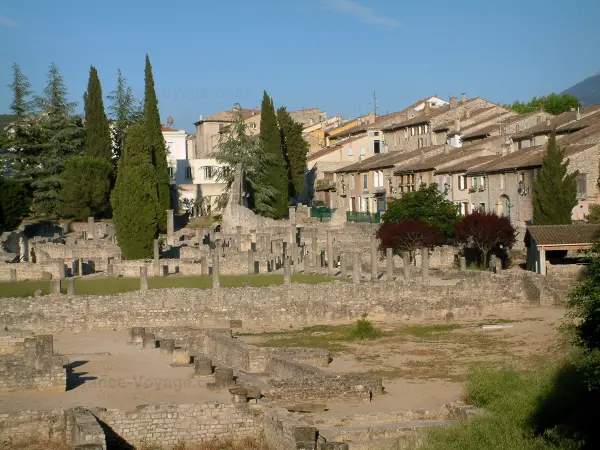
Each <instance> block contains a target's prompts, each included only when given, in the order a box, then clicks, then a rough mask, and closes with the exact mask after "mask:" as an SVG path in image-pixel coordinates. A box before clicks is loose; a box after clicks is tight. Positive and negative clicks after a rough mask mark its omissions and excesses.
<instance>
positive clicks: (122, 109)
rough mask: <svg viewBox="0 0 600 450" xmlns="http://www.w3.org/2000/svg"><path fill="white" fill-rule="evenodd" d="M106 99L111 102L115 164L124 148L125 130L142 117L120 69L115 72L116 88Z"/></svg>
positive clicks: (110, 111) (109, 108)
mask: <svg viewBox="0 0 600 450" xmlns="http://www.w3.org/2000/svg"><path fill="white" fill-rule="evenodd" d="M107 98H108V99H109V100H110V102H111V105H110V106H109V107H108V110H109V115H110V118H111V120H112V121H113V126H112V129H111V135H112V136H111V137H112V142H113V160H114V161H115V163H117V162H118V160H119V158H120V157H121V153H122V152H123V147H124V146H125V136H126V134H127V128H128V127H129V126H130V125H131V124H132V123H134V122H135V121H136V120H138V119H139V118H140V117H141V116H142V111H141V108H140V106H139V105H138V102H137V101H136V99H135V97H134V95H133V91H132V90H131V88H130V87H128V86H127V79H126V78H125V77H124V76H123V74H122V73H121V69H119V70H118V71H117V87H116V89H115V90H114V91H112V92H111V93H110V94H109V95H108V96H107Z"/></svg>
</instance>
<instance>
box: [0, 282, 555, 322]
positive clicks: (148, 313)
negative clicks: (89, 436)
mask: <svg viewBox="0 0 600 450" xmlns="http://www.w3.org/2000/svg"><path fill="white" fill-rule="evenodd" d="M531 277H533V278H536V277H535V276H533V275H532V274H528V273H523V274H511V273H508V272H504V273H502V274H500V275H494V274H488V273H477V274H475V275H472V276H468V277H466V278H464V279H463V280H460V281H458V282H457V284H456V285H454V286H434V285H422V284H421V283H417V282H396V283H388V282H377V283H363V284H360V285H353V284H350V283H344V282H339V281H336V282H332V283H321V284H319V285H306V284H293V285H291V286H289V287H288V286H270V287H257V288H227V289H225V288H222V289H218V290H214V289H161V290H153V289H151V290H148V291H135V292H127V293H123V294H118V295H105V296H92V295H89V296H86V295H81V296H74V297H69V296H64V295H47V296H44V297H42V298H34V297H20V298H8V297H7V298H0V327H2V328H4V327H6V329H8V330H10V331H36V332H42V331H44V332H51V331H60V330H65V329H68V330H70V331H84V330H95V329H127V328H130V327H133V326H140V327H145V326H150V327H160V326H195V327H213V326H214V327H224V326H229V321H230V320H232V319H242V320H243V321H244V323H252V324H255V325H257V324H262V325H267V326H269V325H271V326H286V325H288V324H294V325H295V326H302V325H308V324H317V323H318V324H322V323H331V322H333V321H351V320H355V319H357V318H358V317H360V315H361V314H362V313H363V312H367V313H368V314H369V315H370V317H371V318H372V319H373V320H377V319H379V318H389V317H402V316H404V315H408V316H413V317H414V316H420V317H421V316H428V317H444V316H445V314H446V313H447V312H448V311H452V312H453V313H454V315H455V316H462V315H471V316H473V315H478V314H481V312H482V311H485V310H486V309H490V308H494V309H496V308H498V307H500V306H502V305H508V304H510V305H515V304H519V303H523V302H529V301H530V300H529V298H528V296H527V291H526V290H525V289H524V282H525V280H527V279H529V278H531ZM541 278H544V277H541ZM537 279H538V278H536V280H537ZM536 282H537V281H536ZM539 282H540V283H546V282H547V281H546V280H542V279H540V280H539ZM538 301H541V302H542V303H544V301H545V298H544V297H542V298H541V300H540V299H539V298H538Z"/></svg>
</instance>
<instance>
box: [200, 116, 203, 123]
mask: <svg viewBox="0 0 600 450" xmlns="http://www.w3.org/2000/svg"><path fill="white" fill-rule="evenodd" d="M202 119H203V117H202V114H200V119H199V121H200V122H202Z"/></svg>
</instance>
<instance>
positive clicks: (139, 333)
mask: <svg viewBox="0 0 600 450" xmlns="http://www.w3.org/2000/svg"><path fill="white" fill-rule="evenodd" d="M145 334H146V329H145V328H144V327H132V328H131V330H130V333H129V335H130V337H131V343H132V344H141V343H142V342H143V340H144V335H145Z"/></svg>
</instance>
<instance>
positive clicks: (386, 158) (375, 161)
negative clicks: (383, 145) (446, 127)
mask: <svg viewBox="0 0 600 450" xmlns="http://www.w3.org/2000/svg"><path fill="white" fill-rule="evenodd" d="M441 147H443V145H436V146H433V147H426V148H424V149H420V150H413V151H412V152H402V151H391V152H389V153H381V154H379V155H375V156H371V157H370V158H367V159H365V160H363V161H359V162H356V163H354V164H350V165H349V166H345V167H342V168H341V169H338V170H336V172H337V173H344V172H363V171H368V170H373V169H385V168H386V167H394V166H395V165H396V164H398V163H401V162H403V161H408V160H410V159H412V158H418V157H419V156H421V152H422V151H423V154H424V155H425V156H427V153H434V154H435V153H436V152H437V151H438V150H439V149H440V148H441Z"/></svg>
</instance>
